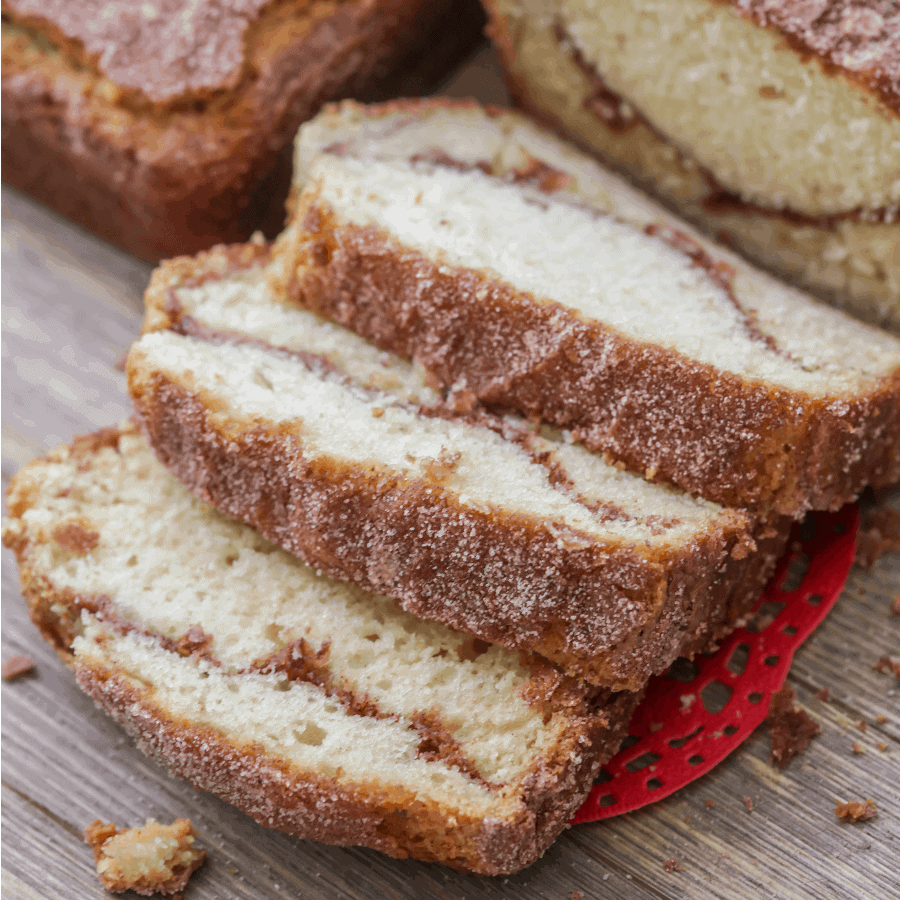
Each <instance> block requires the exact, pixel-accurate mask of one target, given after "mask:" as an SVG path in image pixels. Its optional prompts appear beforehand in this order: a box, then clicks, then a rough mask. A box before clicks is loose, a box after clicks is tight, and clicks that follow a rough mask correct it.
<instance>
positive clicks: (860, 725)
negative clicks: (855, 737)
mask: <svg viewBox="0 0 900 900" xmlns="http://www.w3.org/2000/svg"><path fill="white" fill-rule="evenodd" d="M856 727H857V728H858V729H859V730H860V731H863V732H864V731H865V730H866V723H865V722H864V721H863V720H862V719H860V720H859V721H858V722H857V723H856Z"/></svg>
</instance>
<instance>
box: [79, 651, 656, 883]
mask: <svg viewBox="0 0 900 900" xmlns="http://www.w3.org/2000/svg"><path fill="white" fill-rule="evenodd" d="M75 677H76V678H77V680H78V684H79V686H80V687H81V688H82V689H83V690H84V691H85V692H86V693H87V694H88V695H90V697H91V698H92V699H93V700H94V702H95V703H96V704H97V705H98V706H99V707H101V708H102V709H103V710H104V711H106V712H107V713H108V714H109V715H110V716H112V718H113V719H115V720H116V721H117V722H119V724H121V725H122V726H123V727H124V728H125V730H126V731H128V732H129V734H130V735H131V736H132V737H133V738H134V739H135V740H136V741H137V743H138V746H139V747H140V748H141V749H142V750H143V751H144V752H145V753H147V754H148V755H150V756H152V757H154V758H155V759H158V760H159V761H160V762H162V763H163V764H164V765H165V766H166V767H167V768H168V769H169V771H170V772H172V774H173V775H177V776H178V777H180V778H184V779H186V780H188V781H190V782H191V783H192V784H193V785H194V786H195V787H197V788H199V789H200V790H206V791H210V792H211V793H214V794H216V796H218V797H221V798H222V799H223V800H225V801H227V802H228V803H231V804H232V805H233V806H236V807H237V808H238V809H240V810H242V811H243V812H245V813H247V814H248V815H250V816H252V817H253V818H254V819H255V820H256V821H257V822H259V823H260V824H261V825H263V826H265V827H267V828H276V829H278V830H280V831H286V832H288V833H289V834H295V835H298V836H299V837H302V838H310V839H313V840H317V841H323V842H325V843H329V844H337V845H340V846H364V847H370V848H372V849H374V850H379V851H380V852H382V853H386V854H388V855H389V856H394V857H398V858H400V859H404V858H406V857H413V858H415V859H420V860H425V861H428V862H440V863H443V864H444V865H448V866H451V867H452V868H455V869H459V870H460V871H463V872H473V873H476V874H479V875H507V874H511V873H512V872H515V871H518V870H519V869H521V868H524V867H525V866H527V865H530V864H531V863H533V862H534V861H535V860H537V859H539V858H540V856H541V855H542V854H543V852H544V850H546V848H547V847H548V846H549V844H550V842H551V841H552V840H553V839H554V838H555V837H556V836H557V835H558V834H559V832H560V831H562V829H563V828H564V827H565V824H566V822H567V821H568V820H569V819H570V818H571V816H572V814H573V813H574V812H575V810H576V809H577V806H578V803H579V802H580V801H581V800H582V799H583V798H584V796H585V795H586V793H587V791H588V789H589V788H590V785H591V783H592V782H593V779H594V777H595V776H596V773H597V771H598V769H599V768H600V766H601V765H602V763H603V762H605V761H606V760H608V759H609V758H610V756H612V754H613V753H614V752H615V750H616V749H617V748H618V745H619V744H620V743H621V741H622V738H623V737H624V736H625V734H626V731H627V727H628V722H629V721H630V718H631V714H632V712H633V711H634V708H635V707H636V705H637V699H638V696H639V695H632V694H622V695H619V696H618V697H617V698H616V699H615V700H614V701H613V702H612V703H611V704H610V705H609V707H608V710H607V711H606V713H605V715H603V716H597V718H596V721H595V724H594V727H593V728H592V730H591V732H590V736H589V737H588V738H587V743H586V746H589V747H590V748H591V751H590V752H582V753H579V754H578V755H577V756H574V757H572V756H570V757H569V758H568V759H565V758H564V752H561V753H560V754H559V756H560V758H559V759H558V760H554V761H553V762H554V763H556V764H557V765H555V766H548V767H547V768H542V769H541V770H539V771H536V772H535V773H534V774H533V775H532V777H531V783H530V784H529V786H528V788H527V791H526V795H527V796H528V808H527V809H526V810H523V811H522V812H521V814H520V815H519V816H518V817H517V818H516V819H515V820H513V821H491V820H489V819H475V818H469V819H467V818H466V817H457V818H456V822H455V824H454V825H450V824H449V822H448V818H447V814H446V812H445V811H444V810H442V809H439V808H434V807H432V806H431V805H429V804H426V803H423V802H422V801H420V800H418V799H416V797H415V795H413V794H411V793H409V792H407V791H405V790H402V789H398V788H394V789H386V788H380V789H379V788H378V787H377V786H375V785H370V784H359V785H355V786H347V785H342V784H339V783H338V782H337V781H336V780H335V779H332V778H327V777H323V776H315V775H311V774H310V773H302V772H298V771H294V770H292V767H290V766H288V765H286V764H285V763H283V762H279V761H277V760H273V759H272V758H270V757H267V756H266V755H265V754H264V753H263V751H262V750H261V749H259V748H257V747H253V746H241V745H238V744H236V743H234V742H233V741H231V740H228V739H226V738H224V737H223V736H221V735H220V734H218V733H217V732H216V731H214V730H213V729H210V728H207V727H202V726H197V725H194V724H192V723H190V722H188V721H185V720H183V719H179V718H177V717H175V716H172V715H170V714H168V713H167V712H166V711H165V710H164V709H161V708H160V707H159V706H157V705H156V704H154V703H153V699H152V692H151V691H150V690H149V689H140V688H137V687H135V686H134V684H133V682H130V681H129V679H128V678H127V675H125V674H124V673H122V672H116V671H114V670H111V669H108V668H106V667H101V666H98V665H90V664H85V663H82V662H76V664H75ZM576 760H577V761H576Z"/></svg>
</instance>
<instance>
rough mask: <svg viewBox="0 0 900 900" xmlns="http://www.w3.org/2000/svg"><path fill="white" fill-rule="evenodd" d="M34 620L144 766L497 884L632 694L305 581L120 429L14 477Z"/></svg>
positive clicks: (601, 750) (580, 782)
mask: <svg viewBox="0 0 900 900" xmlns="http://www.w3.org/2000/svg"><path fill="white" fill-rule="evenodd" d="M9 515H10V519H9V520H8V521H7V522H6V523H5V526H4V533H3V538H4V542H5V543H6V545H7V546H9V547H11V548H12V549H13V550H14V551H15V553H16V556H17V557H18V560H19V566H20V572H21V578H22V589H23V592H24V594H25V597H26V599H27V601H28V604H29V608H30V613H31V617H32V619H33V620H34V622H35V624H36V625H37V627H38V628H39V629H40V630H41V632H42V634H43V635H44V637H45V638H46V639H47V640H48V641H49V642H50V643H51V644H53V646H54V647H55V648H56V650H57V652H58V653H59V654H60V655H61V656H62V658H63V659H64V660H65V661H66V662H67V663H68V664H69V665H70V666H71V667H72V668H73V669H74V672H75V677H76V678H77V680H78V683H79V685H80V686H81V687H82V688H83V689H84V690H85V691H86V692H87V693H88V694H89V695H90V696H91V697H92V698H93V699H94V701H95V702H96V703H97V704H98V706H100V707H101V708H102V709H104V710H105V711H106V712H107V713H109V714H110V715H111V716H112V717H113V718H115V719H116V720H117V721H118V722H119V723H121V724H122V725H123V726H124V727H125V729H126V730H127V731H128V732H129V733H130V734H131V735H132V736H133V737H135V739H136V740H137V741H138V744H139V746H140V747H141V748H142V749H143V750H144V751H145V752H147V753H150V754H151V755H153V756H154V757H156V758H157V759H159V760H161V761H162V762H163V763H165V764H166V765H167V766H168V767H169V769H170V770H171V771H172V772H173V773H174V774H176V775H179V776H181V777H184V778H187V779H188V780H189V781H191V782H192V783H193V784H194V785H196V786H197V787H198V788H200V789H202V790H208V791H211V792H213V793H215V794H217V795H218V796H220V797H222V798H224V799H225V800H227V801H229V802H230V803H233V804H234V805H235V806H237V807H238V808H240V809H242V810H244V811H245V812H247V813H249V814H250V815H251V816H253V817H254V818H255V819H256V820H257V821H259V822H261V823H262V824H263V825H266V826H268V827H273V828H279V829H282V830H284V831H289V832H291V833H293V834H298V835H301V836H302V837H306V838H313V839H316V840H320V841H327V842H329V843H334V844H344V845H350V844H359V845H363V846H367V847H373V848H375V849H378V850H381V851H382V852H384V853H388V854H391V855H393V856H398V857H405V856H413V857H416V858H418V859H424V860H431V861H437V862H442V863H445V864H447V865H450V866H454V867H455V868H458V869H462V870H465V871H472V872H478V873H481V874H503V873H509V872H512V871H515V870H516V869H519V868H521V867H522V866H525V865H528V864H529V863H531V862H533V861H534V860H535V859H537V858H538V857H539V856H540V855H541V854H542V853H543V851H544V850H545V849H546V847H547V846H548V845H549V844H550V842H551V841H552V840H553V839H554V838H555V837H556V835H557V834H558V833H559V832H560V831H561V830H562V828H563V827H564V826H565V824H566V822H567V821H568V819H569V818H570V817H571V815H572V814H573V812H574V811H575V810H576V809H577V807H578V805H579V804H580V802H581V801H582V799H583V798H584V796H585V795H586V793H587V791H588V790H589V788H590V786H591V783H592V780H593V777H594V775H595V774H596V772H597V769H598V767H599V766H600V765H601V764H602V763H603V762H604V761H605V760H606V759H608V758H609V757H610V756H611V754H612V753H613V752H614V751H615V749H616V748H617V747H618V745H619V743H620V742H621V740H622V738H623V737H624V735H625V733H626V728H627V725H628V721H629V719H630V716H631V712H632V711H633V709H634V707H635V705H636V703H637V700H638V697H639V695H638V694H619V695H611V694H610V693H609V691H606V690H604V689H602V688H592V687H590V686H588V685H586V684H584V683H582V682H576V681H574V680H572V679H569V678H566V677H564V675H563V674H562V673H561V672H560V670H559V669H558V668H557V667H555V666H553V665H551V664H549V663H547V662H546V661H543V660H540V659H537V658H536V657H533V656H530V655H527V654H526V655H522V654H519V653H517V652H514V651H509V650H506V649H503V648H499V647H491V646H489V645H488V644H485V643H482V642H480V641H477V640H473V639H472V638H471V637H468V636H467V635H464V634H460V633H458V632H454V631H451V630H449V629H447V628H444V627H442V626H440V625H436V624H434V623H428V622H423V621H420V620H418V619H416V618H414V617H413V616H410V615H408V614H407V613H404V612H403V611H402V610H400V609H399V607H398V606H397V604H396V603H394V602H393V601H391V600H388V599H387V598H384V597H376V596H372V595H368V594H366V593H365V592H363V591H360V590H357V589H356V588H353V587H350V586H348V585H344V584H340V583H338V582H335V581H332V580H331V579H329V578H326V577H324V576H320V575H317V574H315V573H314V572H313V571H312V570H311V569H309V568H308V567H307V566H305V565H303V564H302V563H301V562H300V561H299V560H297V559H296V558H294V557H292V556H290V555H288V554H286V553H284V552H282V551H281V550H279V549H277V548H276V547H275V546H274V545H273V544H271V543H269V542H268V541H267V540H265V539H264V538H263V537H261V536H260V535H259V534H257V533H256V532H254V531H252V530H251V529H249V528H247V527H246V526H244V525H241V524H239V523H237V522H234V521H231V520H229V519H227V518H226V517H225V516H222V515H220V514H218V513H216V512H214V511H213V510H212V509H210V508H209V507H208V506H206V505H205V504H203V503H201V502H199V501H198V500H197V499H195V498H194V497H193V496H191V495H190V494H189V493H188V492H187V491H186V490H185V489H184V488H183V487H182V486H181V485H179V484H178V483H177V482H176V481H175V480H174V479H173V478H172V477H171V476H170V475H169V474H168V473H167V472H166V471H165V469H164V468H163V467H162V466H161V465H160V464H159V462H157V460H156V459H155V458H154V456H153V453H152V452H151V450H150V449H149V448H148V447H147V445H146V443H145V442H144V440H143V439H142V438H141V437H140V435H139V434H138V432H137V430H136V429H135V428H134V427H133V426H123V427H122V428H120V429H110V430H108V431H106V432H101V433H99V434H97V435H90V436H87V437H86V438H82V439H79V440H76V441H75V443H74V444H73V445H72V446H71V447H63V448H61V449H59V450H57V451H55V452H54V453H51V454H50V455H49V456H48V457H46V458H45V459H39V460H36V461H35V462H33V463H31V464H29V465H28V466H26V467H25V468H24V469H23V470H22V471H21V472H20V473H19V474H18V475H17V476H16V477H15V478H14V479H13V482H12V484H11V487H10V492H9Z"/></svg>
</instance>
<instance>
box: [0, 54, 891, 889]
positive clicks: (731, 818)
mask: <svg viewBox="0 0 900 900" xmlns="http://www.w3.org/2000/svg"><path fill="white" fill-rule="evenodd" d="M447 92H448V93H453V94H456V95H465V94H468V93H473V94H477V95H478V96H480V97H482V98H484V99H488V100H492V101H500V102H502V100H503V92H502V87H501V86H500V84H499V82H498V80H497V76H496V71H495V69H494V68H493V61H492V58H491V56H490V54H489V53H487V52H484V53H482V54H480V55H478V56H477V57H476V58H475V59H474V60H472V61H471V62H470V64H469V65H468V66H467V67H466V68H465V70H464V71H463V72H461V73H460V75H459V78H458V79H457V80H456V81H455V82H454V83H453V84H451V85H450V86H448V91H447ZM149 273H150V268H149V267H148V266H147V265H145V264H143V263H140V262H138V261H136V260H134V259H132V258H130V257H128V256H126V255H125V254H123V253H121V252H119V251H117V250H115V249H114V248H112V247H110V246H109V245H107V244H104V243H103V242H101V241H99V240H97V239H95V238H93V237H91V236H90V235H88V234H86V233H85V232H83V231H81V230H79V229H77V228H75V227H74V226H72V225H70V224H69V223H67V222H65V221H64V220H62V219H60V218H59V217H57V216H56V215H55V214H53V213H51V212H49V211H47V210H46V209H44V208H43V207H40V206H38V205H37V204H35V203H33V202H32V201H30V200H29V199H27V198H25V197H23V196H22V195H20V194H18V193H16V192H15V191H13V190H10V189H8V188H6V187H4V189H3V375H4V380H3V400H4V404H3V480H4V485H5V484H6V482H7V481H8V479H9V477H10V476H11V475H12V474H13V473H14V472H15V471H16V470H17V469H18V467H19V466H21V465H22V464H23V463H25V462H26V461H28V460H29V459H30V458H32V457H33V456H35V455H37V454H39V453H42V452H45V451H46V450H48V449H50V448H52V447H54V446H56V445H57V444H60V443H63V442H65V441H68V440H69V439H70V438H71V436H72V435H73V434H77V433H83V432H87V431H91V430H93V429H95V428H98V427H101V426H103V425H108V424H111V423H113V422H116V421H118V420H119V419H121V418H124V417H126V416H127V415H128V414H129V411H130V410H129V403H128V399H127V396H126V393H125V387H124V376H123V375H122V373H121V372H120V371H119V369H118V368H117V363H118V362H119V361H120V360H121V359H122V357H123V355H124V353H125V351H126V349H127V347H128V345H129V343H130V342H131V341H132V340H133V339H134V337H135V336H136V335H137V333H138V329H139V325H140V318H141V310H142V304H141V295H142V291H143V288H144V286H145V284H146V282H147V279H148V277H149ZM895 502H896V503H897V504H898V505H900V498H897V499H896V500H895ZM2 577H3V636H2V655H3V658H6V657H8V656H9V655H11V654H13V653H26V654H29V655H31V656H32V657H33V658H34V660H35V662H36V674H35V675H33V676H31V677H28V678H25V679H21V680H19V681H15V682H10V683H4V684H3V687H2V696H3V701H4V703H3V713H2V719H3V722H2V738H3V762H4V763H5V766H4V768H3V780H2V791H3V793H2V822H3V850H4V854H3V881H2V889H3V896H4V898H6V900H13V898H61V900H62V898H64V900H82V898H98V897H103V896H106V894H105V892H104V891H103V890H102V888H101V887H100V886H99V884H98V882H97V880H96V877H95V875H94V871H93V863H92V858H91V854H90V851H89V849H88V848H87V847H86V845H84V844H83V843H82V841H81V833H82V831H83V829H84V827H85V826H86V825H87V824H88V823H89V822H91V821H92V820H93V819H95V818H98V817H99V818H103V819H104V820H107V821H115V822H117V823H119V824H120V825H124V824H129V825H132V824H137V823H140V822H142V821H143V820H144V819H145V818H147V817H148V816H153V817H156V818H159V819H161V820H166V821H170V820H172V819H173V818H175V817H177V816H189V817H190V818H191V820H192V821H193V823H194V825H195V827H196V829H197V831H198V833H199V836H200V837H199V841H200V843H201V844H202V846H204V847H205V848H206V849H207V850H208V851H209V862H208V864H207V865H206V867H205V868H204V869H203V870H202V871H201V872H199V873H198V874H197V876H196V877H195V879H194V880H193V881H192V883H191V886H190V888H189V892H188V898H189V900H201V898H216V900H232V898H248V900H249V898H254V900H258V898H297V897H304V898H307V897H308V898H327V900H332V898H367V900H368V898H410V900H413V898H416V900H418V898H436V900H438V898H439V900H448V898H454V900H462V898H470V900H475V898H500V897H515V898H517V900H538V898H547V900H569V898H570V897H571V895H572V892H573V891H580V892H581V893H582V894H583V895H584V897H585V898H600V897H604V898H617V900H645V898H646V900H650V898H692V900H713V898H722V900H726V898H727V900H746V898H816V900H818V898H835V900H850V898H859V900H869V898H896V897H900V886H898V885H900V876H898V870H900V867H898V864H897V862H896V860H897V859H898V858H900V703H898V698H900V693H898V682H897V680H896V679H894V678H893V677H890V676H888V675H884V674H878V673H876V672H874V671H873V669H872V666H873V664H874V663H875V661H876V660H877V659H878V658H879V657H880V656H882V655H885V654H894V655H897V654H898V653H900V618H898V617H892V616H891V615H890V613H889V603H890V598H891V597H893V596H894V595H895V594H897V593H900V557H898V556H897V555H894V556H893V557H885V558H884V559H882V560H881V562H880V563H879V564H878V565H877V566H876V567H875V568H874V569H873V570H872V571H871V572H865V571H863V570H860V569H856V570H854V572H853V574H852V576H851V578H850V581H849V582H848V585H847V588H846V589H845V591H844V593H843V595H842V596H841V598H840V600H839V601H838V603H837V605H836V607H835V609H834V610H833V611H832V613H831V614H830V615H829V617H828V619H827V620H826V621H825V623H824V624H823V625H822V626H821V627H820V628H819V629H818V631H817V632H816V634H815V635H814V636H813V637H812V638H811V639H810V640H809V641H808V642H807V644H806V645H805V646H804V647H803V649H802V651H801V652H800V653H799V655H798V657H797V658H796V660H795V664H794V666H793V669H792V672H791V675H790V683H791V684H792V685H793V687H794V688H795V690H796V691H797V696H798V700H799V702H800V703H801V704H802V705H803V707H804V708H805V709H807V711H808V712H809V713H810V715H812V717H813V718H815V719H816V720H817V721H818V722H819V723H820V724H821V725H822V734H821V735H820V737H819V738H817V739H816V740H815V741H814V742H813V745H812V747H811V748H810V750H809V751H808V752H807V753H806V754H805V755H804V756H803V757H801V758H800V759H798V760H796V761H795V762H794V763H792V764H791V766H790V767H789V768H788V769H787V770H786V771H785V772H779V771H777V770H775V769H773V768H772V767H771V766H770V765H769V763H768V752H769V742H768V737H767V735H766V734H765V733H764V731H762V730H761V731H760V732H758V733H757V734H756V735H754V737H753V738H752V739H751V740H750V741H748V742H747V743H746V744H744V745H743V746H742V747H741V748H740V750H738V751H737V752H736V753H735V754H734V755H733V756H732V757H731V758H730V759H728V760H727V761H726V762H725V763H723V764H722V765H721V766H719V767H718V768H717V769H716V770H715V771H713V772H712V773H711V774H710V775H708V776H706V777H705V778H703V779H701V780H700V781H699V782H696V783H695V784H693V785H691V786H689V787H688V788H686V789H685V790H683V791H681V792H679V793H678V794H676V795H674V796H673V797H671V798H669V799H668V800H665V801H663V802H660V803H658V804H656V805H654V806H652V807H649V808H646V809H644V810H641V811H638V812H636V813H633V814H631V815H628V816H623V817H619V818H616V819H612V820H608V821H606V822H603V823H598V824H594V825H583V826H578V827H576V828H572V829H569V830H568V831H567V832H566V833H565V834H564V835H563V836H562V837H561V838H560V840H559V841H557V842H556V844H555V845H554V846H553V847H552V848H551V849H550V850H549V851H548V852H547V854H546V855H545V857H544V858H543V859H542V860H541V861H540V862H539V863H537V864H536V865H535V866H533V867H532V868H530V869H528V870H526V871H525V872H523V873H521V874H519V875H517V876H514V877H511V878H508V879H502V878H497V879H479V878H475V877H471V876H465V875H460V874H458V873H455V872H451V871H449V870H446V869H444V868H442V867H440V866H436V865H426V864H422V863H417V862H411V861H398V860H392V859H388V858H386V857H383V856H381V855H379V854H377V853H374V852H372V851H367V850H360V849H350V850H344V849H339V848H334V847H326V846H323V845H319V844H315V843H312V842H308V841H306V842H305V841H301V840H298V839H295V838H292V837H289V836H287V835H283V834H279V833H276V832H272V831H267V830H265V829H263V828H261V827H259V826H257V825H256V824H255V823H254V822H253V821H251V820H250V819H249V818H248V817H246V816H244V815H242V814H241V813H239V812H237V811H236V810H235V809H233V808H231V807H229V806H227V805H226V804H224V803H222V802H220V801H219V800H217V799H216V798H214V797H212V796H210V795H208V794H201V793H198V792H197V791H195V790H194V789H193V788H191V787H190V786H189V785H187V784H186V783H184V782H182V781H178V780H175V779H173V778H171V777H170V776H168V775H167V773H166V772H165V771H164V769H163V768H161V767H160V766H158V765H156V764H155V763H153V762H152V761H150V760H148V759H147V758H146V757H145V756H143V755H142V754H141V753H140V752H139V751H138V750H137V749H136V748H135V747H134V746H133V745H132V743H131V741H130V740H129V739H128V738H127V737H126V736H125V734H124V732H123V731H122V730H121V729H120V728H119V727H118V726H116V725H114V724H113V723H112V722H111V721H110V720H108V719H107V718H106V717H105V716H104V715H103V714H102V713H101V712H99V711H98V710H97V709H96V708H95V707H94V706H93V704H92V703H91V702H90V700H89V699H88V698H87V697H86V696H85V695H83V694H82V693H81V692H80V691H79V690H78V688H77V687H76V686H75V684H74V681H73V680H72V678H71V676H70V674H69V672H68V671H67V670H66V669H65V668H64V667H63V666H62V664H61V663H60V662H59V660H58V659H57V658H56V656H55V654H54V653H53V652H52V651H51V650H50V648H49V647H48V646H46V645H45V644H44V643H43V642H42V641H41V640H40V638H39V636H38V634H37V632H36V631H35V629H34V628H33V627H32V625H31V624H30V622H29V621H28V619H27V615H26V614H25V610H24V605H23V602H22V600H21V598H20V596H19V593H18V586H17V585H18V580H17V579H18V576H17V572H16V567H15V563H14V561H13V560H12V556H11V554H10V553H8V552H7V551H3V576H2ZM825 686H827V687H829V688H830V691H831V696H832V700H831V702H830V703H823V702H822V701H820V700H817V699H815V696H814V694H815V692H816V691H817V690H818V689H819V688H821V687H825ZM877 716H884V717H886V720H885V721H884V722H883V723H881V724H877V723H876V721H875V719H876V717H877ZM858 720H863V721H865V722H866V724H867V728H866V731H865V733H863V732H861V731H860V730H859V729H858V728H857V727H856V725H855V722H857V721H858ZM855 741H856V742H859V744H860V745H861V746H862V747H863V748H864V749H865V751H866V752H865V753H864V754H863V755H854V754H853V752H852V750H851V747H852V744H853V743H854V742H855ZM879 742H881V743H883V744H884V745H885V746H886V750H884V751H881V750H879V749H878V743H879ZM374 752H377V748H373V753H374ZM744 796H749V797H751V798H752V801H753V804H754V809H753V811H752V812H748V811H747V809H746V808H745V806H744V803H743V800H742V798H743V797H744ZM866 797H871V798H873V799H874V801H875V803H876V805H877V807H878V810H879V815H878V816H877V817H876V818H874V819H872V820H870V821H868V822H865V823H860V824H857V825H845V824H841V823H839V822H838V820H837V818H836V817H835V815H834V812H833V808H834V806H835V803H836V802H837V801H839V800H848V799H863V798H866ZM708 804H709V805H708ZM670 857H675V858H676V859H677V860H678V861H679V862H680V864H681V865H682V867H683V870H682V871H680V872H672V873H669V872H666V871H665V870H664V868H663V864H664V862H665V860H667V859H669V858H670Z"/></svg>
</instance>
